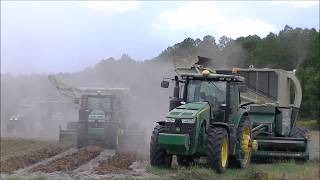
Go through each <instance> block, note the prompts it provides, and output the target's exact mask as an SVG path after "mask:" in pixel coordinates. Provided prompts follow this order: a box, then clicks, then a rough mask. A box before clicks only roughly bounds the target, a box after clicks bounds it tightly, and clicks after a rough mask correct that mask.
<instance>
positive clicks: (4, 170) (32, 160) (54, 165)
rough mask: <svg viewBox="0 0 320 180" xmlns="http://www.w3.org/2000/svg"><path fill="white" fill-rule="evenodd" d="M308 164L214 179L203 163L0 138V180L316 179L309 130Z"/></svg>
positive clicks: (232, 172) (256, 167)
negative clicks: (154, 163) (165, 162)
mask: <svg viewBox="0 0 320 180" xmlns="http://www.w3.org/2000/svg"><path fill="white" fill-rule="evenodd" d="M311 136H312V142H313V147H312V156H311V157H312V160H311V161H309V162H295V161H285V162H284V161H281V162H275V163H268V164H253V163H252V164H251V165H250V166H249V167H248V168H247V169H245V170H240V169H229V170H227V172H226V173H224V174H222V175H219V174H216V173H215V172H214V171H213V170H212V169H210V168H208V167H206V166H205V165H201V164H198V165H195V166H191V167H188V168H185V167H180V166H178V165H177V163H176V162H174V163H173V165H172V168H171V169H159V168H154V167H151V166H150V165H149V162H148V156H145V155H140V154H137V153H133V152H117V151H114V150H107V149H106V150H102V149H101V148H98V147H94V146H90V147H86V148H82V149H79V150H77V149H75V148H71V149H67V148H65V147H63V146H61V145H58V144H56V143H55V142H44V141H36V140H23V139H3V140H1V168H0V170H1V179H318V177H319V171H320V169H319V165H320V164H319V131H312V132H311Z"/></svg>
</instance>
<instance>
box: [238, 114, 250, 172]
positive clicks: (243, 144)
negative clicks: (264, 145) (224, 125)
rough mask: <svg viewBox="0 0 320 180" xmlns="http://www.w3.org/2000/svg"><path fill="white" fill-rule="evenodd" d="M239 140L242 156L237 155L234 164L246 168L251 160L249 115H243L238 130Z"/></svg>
mask: <svg viewBox="0 0 320 180" xmlns="http://www.w3.org/2000/svg"><path fill="white" fill-rule="evenodd" d="M237 141H238V142H239V145H240V147H238V148H239V149H241V157H235V162H234V164H235V165H236V166H237V167H238V168H246V167H247V166H248V165H249V164H250V161H251V152H252V148H251V143H252V139H251V122H250V119H249V117H248V116H243V117H242V118H241V120H240V124H239V127H238V130H237Z"/></svg>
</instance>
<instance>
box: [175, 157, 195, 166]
mask: <svg viewBox="0 0 320 180" xmlns="http://www.w3.org/2000/svg"><path fill="white" fill-rule="evenodd" d="M177 162H178V164H179V165H180V166H190V165H191V164H192V163H193V162H194V161H193V157H192V156H183V155H177Z"/></svg>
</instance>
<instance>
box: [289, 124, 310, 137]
mask: <svg viewBox="0 0 320 180" xmlns="http://www.w3.org/2000/svg"><path fill="white" fill-rule="evenodd" d="M308 133H309V130H308V129H307V128H305V127H300V126H294V127H293V128H292V129H291V131H290V137H294V138H305V137H306V135H307V134H308Z"/></svg>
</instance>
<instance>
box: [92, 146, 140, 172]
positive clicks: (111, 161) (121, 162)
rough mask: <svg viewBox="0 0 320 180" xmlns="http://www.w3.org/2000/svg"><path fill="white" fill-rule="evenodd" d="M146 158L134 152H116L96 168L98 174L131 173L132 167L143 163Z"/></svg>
mask: <svg viewBox="0 0 320 180" xmlns="http://www.w3.org/2000/svg"><path fill="white" fill-rule="evenodd" d="M144 159H145V157H144V156H142V155H140V154H138V153H134V152H116V154H115V155H114V156H112V157H110V158H108V159H106V160H103V161H101V162H100V163H99V165H98V166H97V167H95V168H94V169H95V171H96V173H97V174H100V175H102V174H108V173H123V172H128V171H130V170H131V169H130V165H132V163H134V162H137V161H143V160H144Z"/></svg>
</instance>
